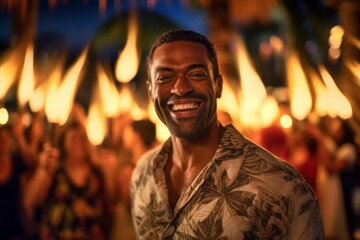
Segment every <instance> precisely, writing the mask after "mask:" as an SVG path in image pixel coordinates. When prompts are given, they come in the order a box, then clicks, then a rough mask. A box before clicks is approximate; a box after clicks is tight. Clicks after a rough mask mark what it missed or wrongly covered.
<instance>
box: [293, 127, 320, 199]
mask: <svg viewBox="0 0 360 240" xmlns="http://www.w3.org/2000/svg"><path fill="white" fill-rule="evenodd" d="M300 125H301V124H299V126H295V127H293V129H292V132H291V138H290V144H289V145H290V150H289V157H288V159H287V160H288V162H289V163H290V164H291V165H293V166H294V167H295V168H296V169H297V170H298V171H299V172H300V174H301V175H302V176H303V177H304V179H305V180H306V181H307V182H308V183H309V185H310V186H311V188H312V189H313V190H314V192H315V193H317V191H318V189H317V188H318V187H317V184H316V179H317V172H318V164H319V161H320V159H319V158H321V157H322V156H323V154H324V153H323V152H322V151H321V142H320V141H321V140H318V138H317V137H315V134H316V133H315V132H318V131H320V130H319V129H318V127H317V126H316V125H313V124H310V123H304V124H303V125H301V126H300Z"/></svg>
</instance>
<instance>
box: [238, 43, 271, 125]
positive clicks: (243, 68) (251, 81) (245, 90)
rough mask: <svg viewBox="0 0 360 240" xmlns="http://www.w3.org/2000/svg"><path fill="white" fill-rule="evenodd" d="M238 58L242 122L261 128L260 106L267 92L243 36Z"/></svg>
mask: <svg viewBox="0 0 360 240" xmlns="http://www.w3.org/2000/svg"><path fill="white" fill-rule="evenodd" d="M237 59H238V69H239V74H240V79H241V93H240V95H239V102H240V119H241V123H242V124H243V125H244V126H249V127H250V126H251V127H253V128H259V127H261V118H260V108H261V105H262V103H263V102H264V100H265V99H266V96H267V93H266V88H265V86H264V84H263V82H262V80H261V79H260V77H259V75H258V74H257V72H256V71H255V68H254V67H253V64H252V62H251V59H250V57H249V55H248V53H247V51H246V48H245V44H244V42H243V40H242V39H241V38H239V39H238V48H237Z"/></svg>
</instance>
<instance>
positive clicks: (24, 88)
mask: <svg viewBox="0 0 360 240" xmlns="http://www.w3.org/2000/svg"><path fill="white" fill-rule="evenodd" d="M34 86H35V76H34V46H33V45H32V44H29V45H28V47H27V49H26V53H25V60H24V67H23V70H22V73H21V78H20V82H19V88H18V101H19V106H20V107H21V108H22V107H24V106H25V104H26V103H27V101H29V100H30V98H31V95H32V93H33V91H34Z"/></svg>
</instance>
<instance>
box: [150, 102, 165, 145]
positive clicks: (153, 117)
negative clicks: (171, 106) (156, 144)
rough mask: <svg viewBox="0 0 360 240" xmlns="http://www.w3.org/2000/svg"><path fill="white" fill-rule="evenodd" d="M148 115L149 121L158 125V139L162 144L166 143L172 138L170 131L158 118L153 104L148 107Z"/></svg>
mask: <svg viewBox="0 0 360 240" xmlns="http://www.w3.org/2000/svg"><path fill="white" fill-rule="evenodd" d="M148 113H149V119H150V120H151V121H152V122H153V123H155V125H156V138H157V139H158V140H159V141H161V142H164V141H166V140H167V139H168V138H169V137H170V132H169V129H168V128H167V127H166V125H165V124H164V123H163V122H162V121H160V119H159V118H158V116H157V114H156V111H155V108H154V105H153V103H152V102H150V103H149V105H148Z"/></svg>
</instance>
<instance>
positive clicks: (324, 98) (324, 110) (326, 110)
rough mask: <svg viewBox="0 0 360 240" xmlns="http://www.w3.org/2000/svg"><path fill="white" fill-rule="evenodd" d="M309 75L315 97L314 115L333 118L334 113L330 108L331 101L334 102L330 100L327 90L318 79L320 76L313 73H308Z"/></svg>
mask: <svg viewBox="0 0 360 240" xmlns="http://www.w3.org/2000/svg"><path fill="white" fill-rule="evenodd" d="M309 75H310V78H311V82H312V83H313V85H314V91H315V96H316V101H315V111H316V113H317V114H318V115H319V116H321V117H323V116H325V115H329V116H331V117H335V116H336V112H335V111H334V110H333V109H332V107H331V106H332V101H334V100H333V99H331V96H330V95H329V94H328V90H327V88H326V86H325V84H324V83H323V81H322V80H321V79H320V76H318V75H317V74H316V73H315V72H313V71H309Z"/></svg>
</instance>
